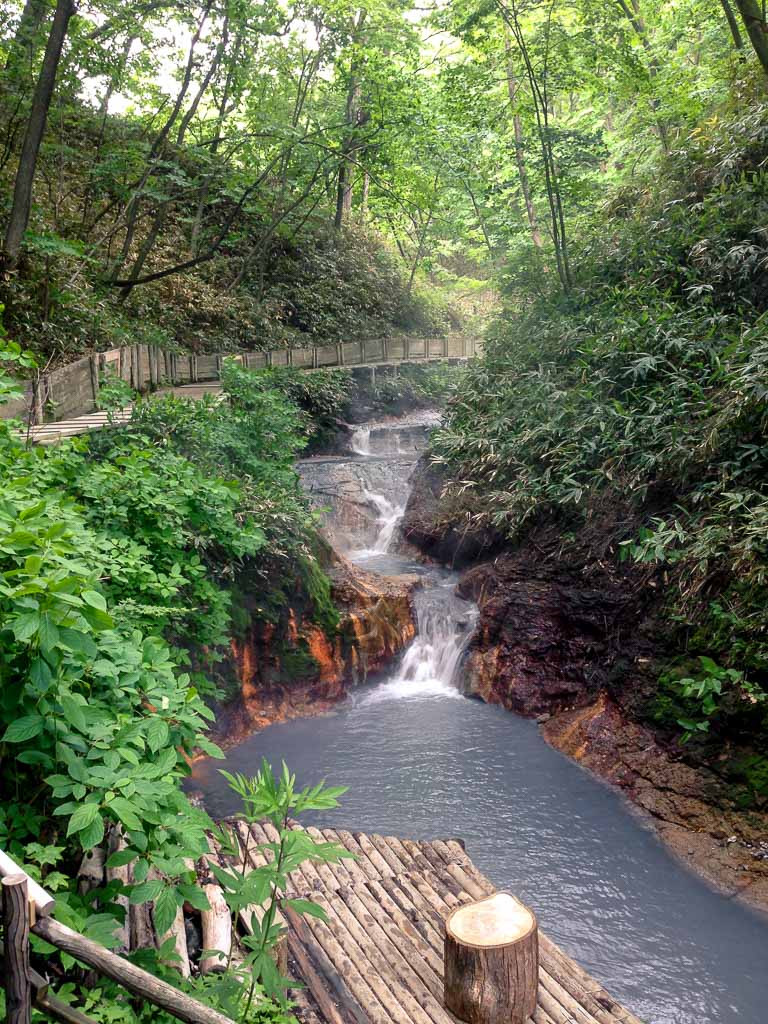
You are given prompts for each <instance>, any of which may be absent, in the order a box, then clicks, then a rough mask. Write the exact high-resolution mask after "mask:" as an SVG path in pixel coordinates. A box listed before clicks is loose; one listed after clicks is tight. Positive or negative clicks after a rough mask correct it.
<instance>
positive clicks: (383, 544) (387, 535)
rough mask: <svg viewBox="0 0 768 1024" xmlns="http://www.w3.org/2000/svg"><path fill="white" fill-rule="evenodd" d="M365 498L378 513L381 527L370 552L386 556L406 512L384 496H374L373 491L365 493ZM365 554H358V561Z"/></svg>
mask: <svg viewBox="0 0 768 1024" xmlns="http://www.w3.org/2000/svg"><path fill="white" fill-rule="evenodd" d="M363 497H364V498H365V500H366V501H367V502H369V504H371V505H373V507H374V508H375V509H376V511H377V512H378V514H379V516H378V519H377V520H376V524H377V526H378V527H379V532H378V535H377V537H376V540H375V541H374V542H373V547H372V548H371V549H370V551H371V552H372V553H374V554H377V555H380V554H385V553H386V552H387V551H389V546H390V544H391V543H392V538H393V537H394V535H395V530H396V529H397V526H398V524H399V522H400V520H401V519H402V518H403V514H404V512H405V506H404V505H393V504H392V502H391V501H389V500H388V499H387V498H385V497H384V495H383V494H374V493H373V492H372V491H368V490H365V491H363ZM364 555H365V552H358V553H357V559H358V560H360V559H361V557H364ZM352 558H353V560H354V559H355V553H353V554H352Z"/></svg>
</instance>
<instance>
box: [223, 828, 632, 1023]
mask: <svg viewBox="0 0 768 1024" xmlns="http://www.w3.org/2000/svg"><path fill="white" fill-rule="evenodd" d="M295 827H297V828H298V827H299V826H295ZM232 828H233V830H234V832H235V834H236V835H237V838H238V843H239V847H240V850H241V857H240V860H239V866H242V864H243V859H242V858H243V853H242V851H250V853H249V852H246V853H245V859H246V861H247V863H246V865H245V868H246V871H247V870H249V869H252V868H253V867H256V866H258V864H259V863H263V861H261V860H260V856H262V854H260V853H259V852H258V850H257V847H258V846H259V845H261V846H263V845H264V844H266V843H269V842H273V841H274V840H275V839H276V834H275V833H274V830H273V829H272V827H271V826H270V825H254V826H252V827H251V829H250V833H249V831H248V827H247V826H246V825H245V824H244V823H234V824H233V825H232ZM307 832H308V834H309V835H310V836H311V837H312V839H313V840H315V841H316V842H318V843H324V842H334V843H340V844H341V845H343V846H345V847H346V848H347V849H348V850H350V851H351V852H352V853H354V854H356V858H357V859H356V860H344V861H342V862H341V863H340V864H333V865H328V864H322V863H316V864H313V863H308V864H305V865H303V866H302V867H301V868H300V869H299V870H297V871H295V872H294V873H293V874H292V875H291V878H290V885H289V890H288V892H287V893H286V895H288V896H294V897H304V898H307V899H311V900H313V901H314V902H315V903H318V904H319V905H320V906H321V907H323V909H324V910H325V911H326V914H327V923H324V922H322V921H320V920H318V919H317V918H313V917H308V916H304V917H298V916H297V915H296V914H294V913H292V912H290V911H289V912H288V913H287V924H288V948H289V953H290V962H291V967H292V970H293V976H295V977H296V978H297V979H298V980H299V981H301V982H303V983H304V985H305V986H306V993H308V995H309V997H310V998H309V999H307V996H306V995H305V994H304V993H303V992H302V990H295V991H294V992H293V993H292V995H294V996H296V997H298V1000H299V1010H298V1011H297V1012H298V1013H299V1016H300V1017H303V1019H304V1021H305V1022H306V1024H320V1022H324V1024H456V1018H455V1017H453V1016H452V1015H451V1014H450V1013H449V1012H448V1011H447V1010H446V1009H445V1008H444V1007H443V938H444V933H445V924H444V922H445V918H446V917H447V915H448V914H449V913H450V912H451V911H452V910H453V909H454V908H455V907H457V906H459V905H460V904H462V903H468V902H471V901H473V900H475V899H482V898H483V897H485V896H488V895H490V894H491V893H493V892H495V888H494V886H493V885H492V884H491V882H489V881H488V879H487V878H485V877H484V876H483V875H482V874H481V873H480V872H479V871H478V869H477V868H476V867H475V866H474V864H473V863H472V861H471V860H470V858H469V857H468V856H467V854H466V852H465V851H464V849H463V848H462V846H461V844H460V843H459V842H457V841H455V840H444V841H440V840H435V841H433V842H423V841H421V842H416V841H411V840H408V839H397V838H395V837H394V836H381V835H373V834H371V835H367V834H365V833H362V832H355V833H352V832H348V831H345V830H343V829H323V830H322V831H320V830H318V829H314V828H309V829H307ZM539 940H540V959H541V967H540V973H539V991H538V1005H537V1008H536V1011H535V1013H534V1015H533V1017H532V1018H529V1022H528V1024H640V1021H639V1020H638V1018H637V1017H635V1016H634V1015H633V1014H632V1013H630V1011H629V1010H627V1009H625V1008H624V1007H622V1006H621V1005H620V1004H619V1003H617V1002H616V1000H615V999H613V998H612V997H611V996H610V995H609V994H608V992H606V990H605V989H604V988H603V987H602V986H601V985H600V984H599V983H598V982H596V981H595V980H594V979H593V978H591V977H590V976H589V975H588V974H587V973H586V972H585V971H584V970H582V968H581V967H579V966H578V964H576V963H575V962H574V961H573V960H572V959H571V958H570V957H568V956H567V955H566V954H565V953H564V952H563V951H562V950H561V949H559V948H558V947H557V946H556V945H555V943H554V942H552V941H551V940H550V939H548V938H547V937H546V935H543V934H542V933H541V930H540V931H539Z"/></svg>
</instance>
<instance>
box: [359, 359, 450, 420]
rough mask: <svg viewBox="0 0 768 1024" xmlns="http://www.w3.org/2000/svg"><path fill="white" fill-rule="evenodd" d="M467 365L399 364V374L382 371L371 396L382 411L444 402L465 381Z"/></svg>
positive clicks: (429, 405)
mask: <svg viewBox="0 0 768 1024" xmlns="http://www.w3.org/2000/svg"><path fill="white" fill-rule="evenodd" d="M464 373H465V368H464V367H463V366H451V365H449V364H447V363H440V364H437V365H434V366H431V365H426V366H421V365H419V364H418V363H417V364H413V365H409V364H406V365H404V366H401V367H398V371H397V373H396V374H388V375H386V376H385V375H383V374H382V375H379V376H377V378H376V387H375V388H374V389H373V393H372V394H371V395H370V398H371V399H372V401H373V405H374V407H375V408H377V409H380V410H381V411H382V412H391V411H395V410H399V409H413V408H420V407H427V408H429V407H431V406H436V405H443V404H444V403H445V402H446V401H447V400H448V399H449V398H450V397H451V395H452V394H453V393H454V392H455V391H456V389H457V388H458V387H459V386H460V385H461V382H462V380H463V377H464Z"/></svg>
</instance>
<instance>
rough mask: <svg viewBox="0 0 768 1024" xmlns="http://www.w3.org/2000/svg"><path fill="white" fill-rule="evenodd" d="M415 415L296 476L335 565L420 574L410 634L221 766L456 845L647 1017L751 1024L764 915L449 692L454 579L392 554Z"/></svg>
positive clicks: (361, 821)
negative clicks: (400, 648) (396, 650)
mask: <svg viewBox="0 0 768 1024" xmlns="http://www.w3.org/2000/svg"><path fill="white" fill-rule="evenodd" d="M431 422H433V420H424V421H416V422H414V421H412V420H411V421H407V422H406V423H405V424H385V425H379V426H377V425H369V426H366V427H364V428H360V430H358V431H357V432H356V434H355V436H354V437H353V439H352V449H353V452H354V454H353V455H350V456H349V457H335V458H324V459H312V460H306V461H305V462H304V463H303V464H302V465H301V467H300V471H301V473H302V478H303V480H304V484H305V487H306V489H307V490H308V491H309V493H310V495H313V496H314V499H315V500H316V502H317V503H318V504H323V503H324V502H329V503H330V506H331V510H330V513H329V523H328V525H329V532H330V533H331V535H332V537H333V540H334V543H336V544H337V545H338V546H339V547H340V548H343V549H344V550H345V553H346V554H347V556H348V557H350V558H352V559H353V560H354V561H357V562H358V563H359V564H361V565H362V566H364V567H365V568H367V569H372V570H375V571H378V572H381V573H384V574H397V573H402V572H417V573H419V574H421V576H422V577H423V586H422V588H421V589H420V590H419V591H418V592H417V594H416V598H415V603H416V612H417V618H418V635H417V637H416V639H415V640H414V641H413V643H412V644H411V646H410V647H409V648H408V650H407V651H406V652H405V653H404V655H403V656H402V658H401V659H400V661H399V663H398V664H397V665H396V666H395V667H394V668H393V669H392V671H391V672H390V673H388V674H387V675H386V676H385V677H384V678H380V679H378V680H376V681H373V682H369V683H367V684H365V685H363V686H360V687H359V688H357V689H356V690H354V692H353V693H352V695H351V696H350V697H349V699H348V700H347V701H346V702H345V703H344V704H342V705H340V706H339V707H338V709H337V710H336V711H335V712H333V713H331V714H327V715H324V716H322V717H318V718H309V719H303V720H294V721H291V722H288V723H286V724H281V725H274V726H271V727H270V728H268V729H266V730H264V731H262V732H259V733H257V734H255V735H254V736H252V737H250V738H249V739H247V740H246V741H244V742H243V743H241V744H240V745H239V746H237V747H235V748H234V749H232V750H231V751H230V752H229V753H228V755H227V759H226V762H224V763H223V765H224V766H225V767H226V768H227V769H228V770H229V771H240V772H245V773H252V772H253V771H255V769H256V768H257V766H258V763H259V761H260V759H261V758H262V757H267V758H268V759H269V760H270V761H271V762H272V763H273V764H277V765H279V763H280V760H281V759H285V761H286V762H287V763H288V764H289V766H290V767H291V769H292V770H293V771H294V772H296V774H297V776H298V781H299V783H300V784H307V783H314V782H317V781H319V780H320V779H321V778H327V779H328V781H329V782H330V783H332V784H333V785H346V786H348V787H349V792H348V793H347V794H346V795H345V796H344V797H343V798H342V806H341V807H340V808H339V809H338V810H337V811H334V812H326V813H324V814H323V815H318V816H316V817H315V821H322V822H323V823H325V824H327V825H330V826H341V827H348V828H350V829H353V830H363V831H365V830H367V831H375V832H380V833H384V834H395V835H401V836H408V837H412V838H419V839H420V838H424V839H428V838H443V837H461V838H462V839H463V840H464V841H465V843H466V847H467V851H468V853H469V855H470V856H471V857H472V859H473V860H474V861H475V863H476V864H477V865H478V867H479V868H480V869H481V870H482V871H483V872H484V873H485V874H486V875H488V877H489V878H490V879H491V880H492V881H493V882H494V883H495V884H496V885H497V886H499V887H504V888H508V889H510V890H511V891H512V892H514V893H515V894H516V895H518V896H520V897H521V898H522V899H523V900H525V902H526V903H528V904H529V905H530V906H531V907H532V908H533V909H534V910H535V912H536V913H537V915H538V918H539V921H540V923H541V925H542V927H543V928H544V929H545V930H546V931H547V932H548V933H549V934H550V935H551V937H552V938H553V939H554V940H555V941H556V942H558V943H559V944H560V945H561V946H562V947H563V948H564V949H566V950H567V952H569V953H570V954H571V955H572V956H574V957H575V958H576V959H577V960H578V961H579V962H580V963H581V964H582V965H583V966H584V967H585V968H586V969H587V970H588V971H589V972H590V973H592V974H594V975H595V977H597V978H598V979H599V980H600V981H601V982H602V983H603V984H604V985H605V986H606V988H607V989H608V990H609V992H610V993H611V994H612V995H613V996H614V997H616V998H617V999H619V1000H620V1001H621V1002H623V1003H625V1004H626V1005H627V1006H628V1007H629V1008H630V1009H632V1010H633V1011H634V1012H635V1013H636V1014H638V1016H640V1017H641V1018H642V1019H643V1020H646V1021H647V1022H648V1024H729V1022H731V1021H733V1022H738V1024H765V1022H766V1021H768V918H766V917H765V916H763V915H761V914H758V913H757V912H753V911H751V910H750V909H749V908H747V907H745V906H744V905H742V904H739V903H736V902H734V901H731V900H729V899H727V898H725V897H722V896H720V895H719V894H717V893H716V892H714V891H713V890H711V889H710V888H709V887H708V886H706V885H705V884H704V883H703V882H702V881H700V880H699V879H698V878H697V877H695V876H694V875H693V874H691V873H690V872H689V871H687V870H686V869H685V868H684V867H683V866H682V865H681V864H680V863H679V862H678V861H677V860H675V859H674V858H673V857H672V856H671V855H670V854H669V853H668V852H667V850H666V849H665V848H664V847H663V846H662V844H661V843H660V842H659V841H658V839H657V838H656V836H655V835H654V833H653V832H652V831H651V830H650V828H649V827H648V826H647V825H646V823H645V821H644V820H643V819H642V818H641V817H640V816H639V815H638V814H637V813H636V812H635V811H634V810H633V809H632V808H631V807H630V805H629V804H628V803H627V801H626V800H625V799H624V798H623V797H622V796H621V795H620V794H619V793H618V792H616V791H614V790H613V789H611V788H610V787H608V786H607V785H605V784H603V783H602V782H600V781H599V780H597V779H596V778H594V777H593V776H591V775H590V774H588V773H587V772H586V771H584V770H583V769H582V768H580V767H579V766H578V765H577V764H575V763H574V762H572V761H570V760H569V759H567V758H566V757H564V756H563V755H561V754H560V753H558V752H557V751H555V750H553V749H552V748H551V747H549V746H548V745H547V744H546V743H545V742H544V740H543V739H542V738H541V736H540V735H539V731H538V728H537V726H536V724H535V723H534V722H531V721H527V720H525V719H522V718H519V717H517V716H515V715H513V714H511V713H509V712H507V711H505V710H503V709H501V708H499V707H494V706H490V705H486V704H483V703H481V702H480V701H477V700H475V699H467V698H465V697H464V696H463V695H462V693H461V669H460V664H461V653H462V650H463V648H464V646H465V644H466V643H467V641H468V639H469V637H470V635H471V633H472V629H473V626H474V623H475V621H476V610H475V609H474V607H473V606H472V605H471V604H469V603H468V602H466V601H463V600H461V599H460V598H458V597H457V596H456V595H455V593H454V589H455V583H456V575H455V574H453V573H450V572H448V571H446V570H442V569H437V568H433V567H424V566H423V565H420V564H418V563H413V562H411V561H409V560H408V559H407V558H406V557H404V556H402V555H399V554H397V553H396V548H397V523H398V520H399V517H400V516H401V515H402V510H403V507H404V505H405V501H406V499H407V494H408V477H409V476H410V473H411V470H412V468H413V465H414V462H415V459H416V458H417V453H418V449H419V447H420V446H421V445H422V444H423V439H424V437H425V435H426V431H427V429H428V428H429V425H430V423H431ZM337 485H338V486H337ZM392 549H394V550H392ZM221 766H222V762H214V761H209V760H207V761H201V762H199V763H198V764H197V765H196V766H195V771H194V786H195V788H197V789H198V790H200V791H202V793H203V794H204V798H205V805H206V808H207V809H208V811H209V812H210V813H211V814H213V815H214V816H218V815H224V814H230V813H234V812H236V811H237V810H238V804H237V800H236V798H234V797H233V795H232V794H231V793H230V792H229V790H228V789H227V786H226V783H225V782H224V780H223V779H222V777H221V776H220V775H219V774H218V768H220V767H221Z"/></svg>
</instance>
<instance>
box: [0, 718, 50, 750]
mask: <svg viewBox="0 0 768 1024" xmlns="http://www.w3.org/2000/svg"><path fill="white" fill-rule="evenodd" d="M44 724H45V719H44V718H43V717H42V715H25V716H24V717H22V718H17V719H16V721H14V722H11V724H10V725H9V726H8V728H7V729H6V730H5V733H4V734H3V742H5V743H24V742H25V740H31V739H32V738H33V737H34V736H38V735H39V734H40V733H41V732H42V730H43V725H44Z"/></svg>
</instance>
